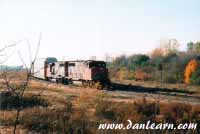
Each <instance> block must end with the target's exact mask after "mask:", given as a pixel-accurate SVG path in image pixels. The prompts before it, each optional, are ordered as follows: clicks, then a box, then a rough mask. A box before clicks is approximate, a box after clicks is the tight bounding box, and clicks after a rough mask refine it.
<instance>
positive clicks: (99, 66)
mask: <svg viewBox="0 0 200 134" xmlns="http://www.w3.org/2000/svg"><path fill="white" fill-rule="evenodd" d="M52 61H53V60H52ZM42 65H43V67H44V69H43V70H42V71H41V72H40V73H39V74H40V78H43V79H46V80H50V81H56V82H58V83H66V84H67V83H69V82H74V81H80V82H82V83H83V84H87V83H89V84H91V83H95V82H100V83H102V84H108V83H109V78H108V69H107V68H106V63H105V62H104V61H94V60H86V61H57V60H55V62H50V61H47V60H45V61H44V64H42ZM40 66H41V64H40ZM35 76H36V75H35Z"/></svg>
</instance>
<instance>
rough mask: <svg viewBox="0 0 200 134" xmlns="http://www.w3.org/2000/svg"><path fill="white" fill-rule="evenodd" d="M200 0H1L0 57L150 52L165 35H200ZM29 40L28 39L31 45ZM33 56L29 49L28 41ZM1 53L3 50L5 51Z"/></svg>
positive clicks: (183, 40)
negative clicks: (5, 47) (10, 46)
mask: <svg viewBox="0 0 200 134" xmlns="http://www.w3.org/2000/svg"><path fill="white" fill-rule="evenodd" d="M199 5H200V1H199V0H165V1H164V0H0V48H2V47H3V46H5V45H10V44H13V43H16V42H18V43H17V46H15V47H12V48H10V49H9V50H7V51H6V52H4V53H3V54H0V56H1V57H0V58H1V59H0V61H2V60H4V58H5V57H8V56H9V57H10V58H9V60H7V62H6V64H11V65H20V64H22V63H23V62H22V61H24V62H26V63H27V62H29V61H30V59H31V58H30V57H32V58H33V57H34V54H35V51H36V48H37V44H38V41H39V38H40V36H41V40H40V44H41V45H40V49H39V54H38V57H39V58H41V57H43V58H44V57H50V56H51V57H52V56H53V57H56V58H58V59H59V60H63V59H64V60H77V59H89V58H90V57H91V56H96V57H97V59H102V57H104V56H105V55H106V54H109V55H111V56H116V55H120V54H127V55H128V54H135V53H149V52H150V51H151V50H152V49H153V48H155V47H157V46H158V45H159V43H160V40H162V39H171V38H176V39H177V40H178V41H179V43H180V49H181V50H185V49H186V44H187V43H188V42H189V41H193V42H196V41H200V9H199ZM28 44H29V45H28ZM28 46H31V47H30V48H31V49H30V51H31V56H30V54H29V47H28ZM2 55H3V56H2Z"/></svg>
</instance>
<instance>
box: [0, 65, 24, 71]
mask: <svg viewBox="0 0 200 134" xmlns="http://www.w3.org/2000/svg"><path fill="white" fill-rule="evenodd" d="M20 70H23V66H6V65H0V71H20Z"/></svg>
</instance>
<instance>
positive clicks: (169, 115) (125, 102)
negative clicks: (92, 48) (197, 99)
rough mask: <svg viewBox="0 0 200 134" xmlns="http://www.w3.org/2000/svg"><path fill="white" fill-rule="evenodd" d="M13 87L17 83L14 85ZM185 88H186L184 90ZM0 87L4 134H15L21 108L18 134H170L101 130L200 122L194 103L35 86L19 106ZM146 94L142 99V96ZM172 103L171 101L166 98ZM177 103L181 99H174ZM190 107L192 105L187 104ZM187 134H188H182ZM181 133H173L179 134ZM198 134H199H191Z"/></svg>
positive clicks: (42, 84)
mask: <svg viewBox="0 0 200 134" xmlns="http://www.w3.org/2000/svg"><path fill="white" fill-rule="evenodd" d="M14 83H17V81H15V82H14ZM123 83H126V84H128V85H136V86H144V87H152V88H156V87H157V88H165V87H161V86H160V85H159V84H158V83H150V82H149V83H146V82H135V81H123ZM181 86H182V87H181ZM166 87H168V88H169V89H170V90H177V89H181V90H188V91H193V92H194V91H195V93H194V94H193V95H195V96H199V91H198V89H197V88H199V87H197V88H196V87H192V86H191V87H187V88H185V86H184V85H166ZM4 88H5V87H4V85H3V83H2V82H1V99H0V103H1V104H0V107H1V110H0V130H1V131H0V133H2V132H4V133H12V129H13V125H14V123H15V118H16V109H17V108H20V109H21V112H20V116H19V121H18V122H17V124H18V125H17V133H20V134H21V133H28V132H35V133H36V132H38V133H44V134H46V133H67V134H68V133H72V134H74V133H75V134H87V133H88V134H90V133H91V134H97V133H103V134H110V133H113V134H118V133H125V134H126V133H141V134H143V133H154V132H157V133H171V132H172V131H169V132H168V131H166V130H157V131H155V130H151V131H145V130H140V131H139V130H98V125H99V124H100V123H113V122H115V123H124V124H127V119H130V120H132V121H133V122H145V121H147V120H151V121H152V122H156V123H159V122H173V123H175V124H179V123H181V122H198V123H199V122H200V105H199V104H192V103H190V102H189V101H186V102H184V101H183V102H182V101H180V102H179V101H177V102H176V101H173V102H171V101H163V100H162V98H160V99H157V98H154V99H150V98H149V97H145V95H140V96H139V97H134V94H136V96H138V94H137V93H135V92H124V91H104V90H96V89H93V88H83V87H79V86H74V85H68V86H65V85H61V84H55V83H47V82H42V81H38V80H31V81H30V83H29V85H28V88H27V89H26V91H25V94H24V97H23V99H22V100H21V102H20V103H17V102H18V101H17V99H18V98H17V97H18V96H17V94H15V93H12V94H6V93H4V92H3V91H4V90H3V89H4ZM141 94H142V93H141ZM166 97H168V96H166ZM175 98H177V97H175ZM188 102H189V103H188ZM181 131H183V130H181ZM181 131H180V130H174V132H176V133H179V132H181ZM190 133H194V134H197V133H198V132H197V130H194V131H190Z"/></svg>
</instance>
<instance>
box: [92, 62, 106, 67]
mask: <svg viewBox="0 0 200 134" xmlns="http://www.w3.org/2000/svg"><path fill="white" fill-rule="evenodd" d="M92 67H102V68H105V67H106V64H105V63H103V62H102V63H101V62H91V63H89V68H92Z"/></svg>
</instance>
